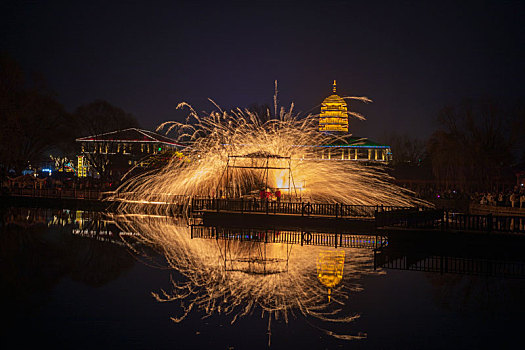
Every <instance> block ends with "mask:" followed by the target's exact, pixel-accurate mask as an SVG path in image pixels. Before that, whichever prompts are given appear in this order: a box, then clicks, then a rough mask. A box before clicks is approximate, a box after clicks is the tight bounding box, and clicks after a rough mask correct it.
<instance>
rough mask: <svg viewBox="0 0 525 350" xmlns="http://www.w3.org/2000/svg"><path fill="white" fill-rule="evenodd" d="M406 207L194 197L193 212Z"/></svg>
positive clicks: (344, 212) (361, 211)
mask: <svg viewBox="0 0 525 350" xmlns="http://www.w3.org/2000/svg"><path fill="white" fill-rule="evenodd" d="M407 209H410V208H407V207H394V206H375V205H348V204H341V203H309V202H279V201H266V200H256V199H242V198H240V199H217V198H193V199H192V200H191V210H192V211H194V212H195V211H203V210H212V211H217V212H220V211H233V212H241V213H243V212H253V213H266V214H292V215H301V216H311V215H318V216H332V217H369V218H373V217H375V215H376V213H377V212H389V211H395V210H407Z"/></svg>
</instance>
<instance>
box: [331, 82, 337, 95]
mask: <svg viewBox="0 0 525 350" xmlns="http://www.w3.org/2000/svg"><path fill="white" fill-rule="evenodd" d="M336 85H337V83H336V81H335V79H334V85H333V89H332V91H333V92H334V94H335V92H336Z"/></svg>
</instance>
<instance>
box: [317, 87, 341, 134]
mask: <svg viewBox="0 0 525 350" xmlns="http://www.w3.org/2000/svg"><path fill="white" fill-rule="evenodd" d="M336 88H337V86H336V81H335V80H334V85H333V94H332V95H330V96H328V97H327V98H325V99H324V101H323V103H322V104H321V114H320V115H319V131H322V132H330V133H347V132H348V109H347V105H346V102H345V100H343V99H342V98H341V97H340V96H339V95H336Z"/></svg>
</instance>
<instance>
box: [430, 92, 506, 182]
mask: <svg viewBox="0 0 525 350" xmlns="http://www.w3.org/2000/svg"><path fill="white" fill-rule="evenodd" d="M509 120H510V118H509V115H508V113H507V110H506V109H504V108H503V107H502V106H501V105H500V104H499V103H497V102H496V101H494V100H492V99H480V100H464V101H463V102H462V103H460V104H459V105H457V106H449V107H445V108H443V109H442V110H441V111H440V113H439V115H438V121H439V124H440V126H441V128H440V129H439V130H437V131H436V132H434V134H433V135H432V137H431V138H430V140H429V143H428V151H429V154H430V157H431V160H432V168H433V172H434V175H435V176H436V178H437V179H438V181H440V182H442V183H444V184H456V185H458V186H459V187H460V188H461V189H464V190H469V189H473V188H474V187H477V188H479V187H481V188H490V187H491V185H492V184H493V183H494V181H495V180H496V179H498V178H500V177H501V176H502V169H503V168H504V167H505V166H509V165H510V164H511V163H512V160H513V158H512V154H511V149H512V143H511V139H510V137H509V135H510V130H509V123H508V122H509Z"/></svg>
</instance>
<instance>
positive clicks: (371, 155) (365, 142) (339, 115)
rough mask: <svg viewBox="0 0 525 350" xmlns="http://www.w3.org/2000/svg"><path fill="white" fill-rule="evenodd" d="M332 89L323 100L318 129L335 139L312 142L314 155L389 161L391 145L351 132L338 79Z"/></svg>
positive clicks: (329, 157) (334, 158) (337, 158)
mask: <svg viewBox="0 0 525 350" xmlns="http://www.w3.org/2000/svg"><path fill="white" fill-rule="evenodd" d="M332 92H333V94H332V95H330V96H328V97H327V98H325V99H324V101H323V103H322V104H321V113H320V115H319V131H320V132H324V133H328V134H331V135H333V140H332V141H331V142H330V143H329V144H326V145H316V146H313V147H314V152H313V153H314V155H315V157H316V158H319V159H326V160H353V161H364V162H373V163H376V162H379V163H388V162H390V161H391V160H392V151H391V148H390V146H389V145H384V144H381V143H379V142H375V141H372V140H370V139H368V138H366V137H358V136H354V135H352V134H351V133H349V128H348V114H349V112H348V105H347V103H346V102H345V100H344V99H343V98H342V97H340V96H339V95H337V94H335V92H336V81H335V80H334V83H333V88H332Z"/></svg>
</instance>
